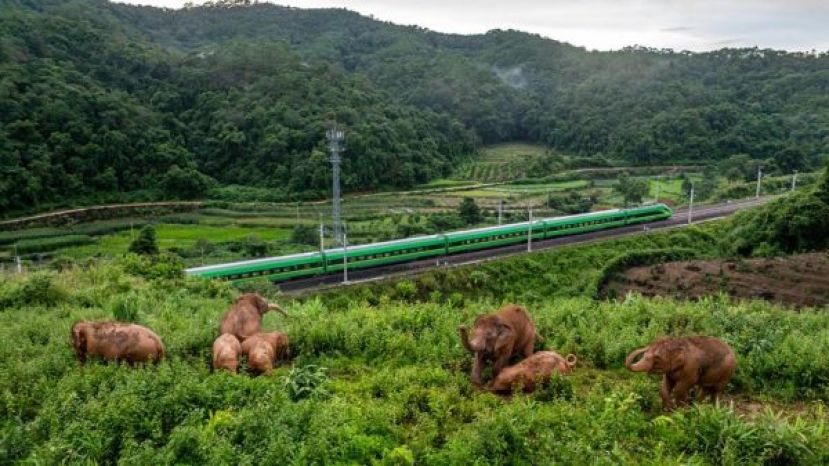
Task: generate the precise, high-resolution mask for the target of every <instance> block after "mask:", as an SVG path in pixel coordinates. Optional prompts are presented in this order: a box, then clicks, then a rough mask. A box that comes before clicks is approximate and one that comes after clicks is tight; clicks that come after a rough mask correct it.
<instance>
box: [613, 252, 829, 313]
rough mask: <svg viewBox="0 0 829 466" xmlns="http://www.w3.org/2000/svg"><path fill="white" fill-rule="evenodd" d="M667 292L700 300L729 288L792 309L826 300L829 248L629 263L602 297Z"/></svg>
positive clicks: (734, 294) (828, 300) (828, 293)
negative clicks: (739, 258) (744, 257)
mask: <svg viewBox="0 0 829 466" xmlns="http://www.w3.org/2000/svg"><path fill="white" fill-rule="evenodd" d="M628 292H637V293H641V294H642V295H643V296H670V297H674V298H679V299H699V298H700V297H702V296H706V295H711V294H717V293H721V292H722V293H727V294H729V295H730V296H732V297H734V298H738V299H758V298H759V299H765V300H768V301H774V302H777V303H781V304H786V305H790V306H793V307H795V308H802V307H817V306H824V305H826V304H827V303H829V253H826V252H822V253H810V254H799V255H795V256H789V257H783V258H773V259H752V260H747V261H739V262H735V261H686V262H669V263H665V264H659V265H653V266H643V267H633V268H630V269H628V270H626V271H625V272H623V273H621V274H619V275H617V276H616V277H614V278H612V279H611V280H610V281H609V282H608V284H607V285H606V286H605V288H604V289H603V290H602V294H603V296H609V297H615V296H624V295H625V294H627V293H628Z"/></svg>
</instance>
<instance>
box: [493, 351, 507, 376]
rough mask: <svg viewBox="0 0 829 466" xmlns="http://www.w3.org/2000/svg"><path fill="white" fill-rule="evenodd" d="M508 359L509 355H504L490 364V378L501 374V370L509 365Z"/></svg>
mask: <svg viewBox="0 0 829 466" xmlns="http://www.w3.org/2000/svg"><path fill="white" fill-rule="evenodd" d="M509 357H510V353H504V354H502V355H500V356H498V358H497V359H496V360H495V363H494V364H492V378H495V377H498V374H499V373H500V372H501V369H503V368H505V367H507V364H509Z"/></svg>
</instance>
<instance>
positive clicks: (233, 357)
mask: <svg viewBox="0 0 829 466" xmlns="http://www.w3.org/2000/svg"><path fill="white" fill-rule="evenodd" d="M241 355H242V344H241V343H239V339H238V338H236V337H235V336H233V335H231V334H229V333H223V334H221V335H220V336H219V338H216V341H214V342H213V370H226V371H230V372H237V371H238V370H239V357H240V356H241Z"/></svg>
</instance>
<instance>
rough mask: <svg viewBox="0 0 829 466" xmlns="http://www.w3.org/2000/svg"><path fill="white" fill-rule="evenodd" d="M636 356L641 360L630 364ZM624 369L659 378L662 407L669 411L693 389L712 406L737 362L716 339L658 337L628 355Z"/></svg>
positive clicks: (720, 341) (726, 345)
mask: <svg viewBox="0 0 829 466" xmlns="http://www.w3.org/2000/svg"><path fill="white" fill-rule="evenodd" d="M639 355H643V356H642V358H641V359H640V360H639V362H636V363H634V360H635V359H636V358H637V357H639ZM625 367H627V369H628V370H630V371H633V372H648V373H651V374H663V377H662V389H661V391H660V396H661V397H662V407H663V409H664V410H665V411H672V410H673V409H674V407H675V406H676V405H685V404H687V400H688V391H689V390H690V389H691V388H692V387H694V386H699V388H700V399H703V398H704V397H705V395H710V397H711V402H716V401H717V395H719V394H720V393H722V391H723V390H724V389H725V386H726V385H728V382H729V381H730V380H731V376H732V375H733V374H734V370H735V369H736V367H737V358H736V357H735V356H734V352H733V351H732V350H731V347H730V346H728V343H726V342H724V341H722V340H720V339H718V338H714V337H707V336H697V337H660V338H658V339H657V340H655V341H654V342H653V343H651V344H650V345H649V346H646V347H644V348H639V349H636V350H634V351H633V352H631V353H630V354H629V355H628V356H627V358H626V359H625ZM672 394H673V397H674V398H675V399H676V403H674V400H672V399H671V395H672Z"/></svg>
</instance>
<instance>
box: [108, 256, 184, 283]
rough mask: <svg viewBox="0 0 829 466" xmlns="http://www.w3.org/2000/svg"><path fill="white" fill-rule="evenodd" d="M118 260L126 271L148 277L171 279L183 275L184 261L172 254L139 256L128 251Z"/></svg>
mask: <svg viewBox="0 0 829 466" xmlns="http://www.w3.org/2000/svg"><path fill="white" fill-rule="evenodd" d="M119 262H120V264H121V265H122V266H123V267H124V270H126V271H127V273H129V274H132V275H136V276H140V277H144V278H148V279H172V278H180V277H182V276H183V275H184V263H183V262H182V261H181V258H180V257H178V256H176V255H173V254H168V253H163V254H159V255H157V256H139V255H137V254H132V253H130V254H127V255H125V256H124V257H123V258H122V259H120V261H119Z"/></svg>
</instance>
